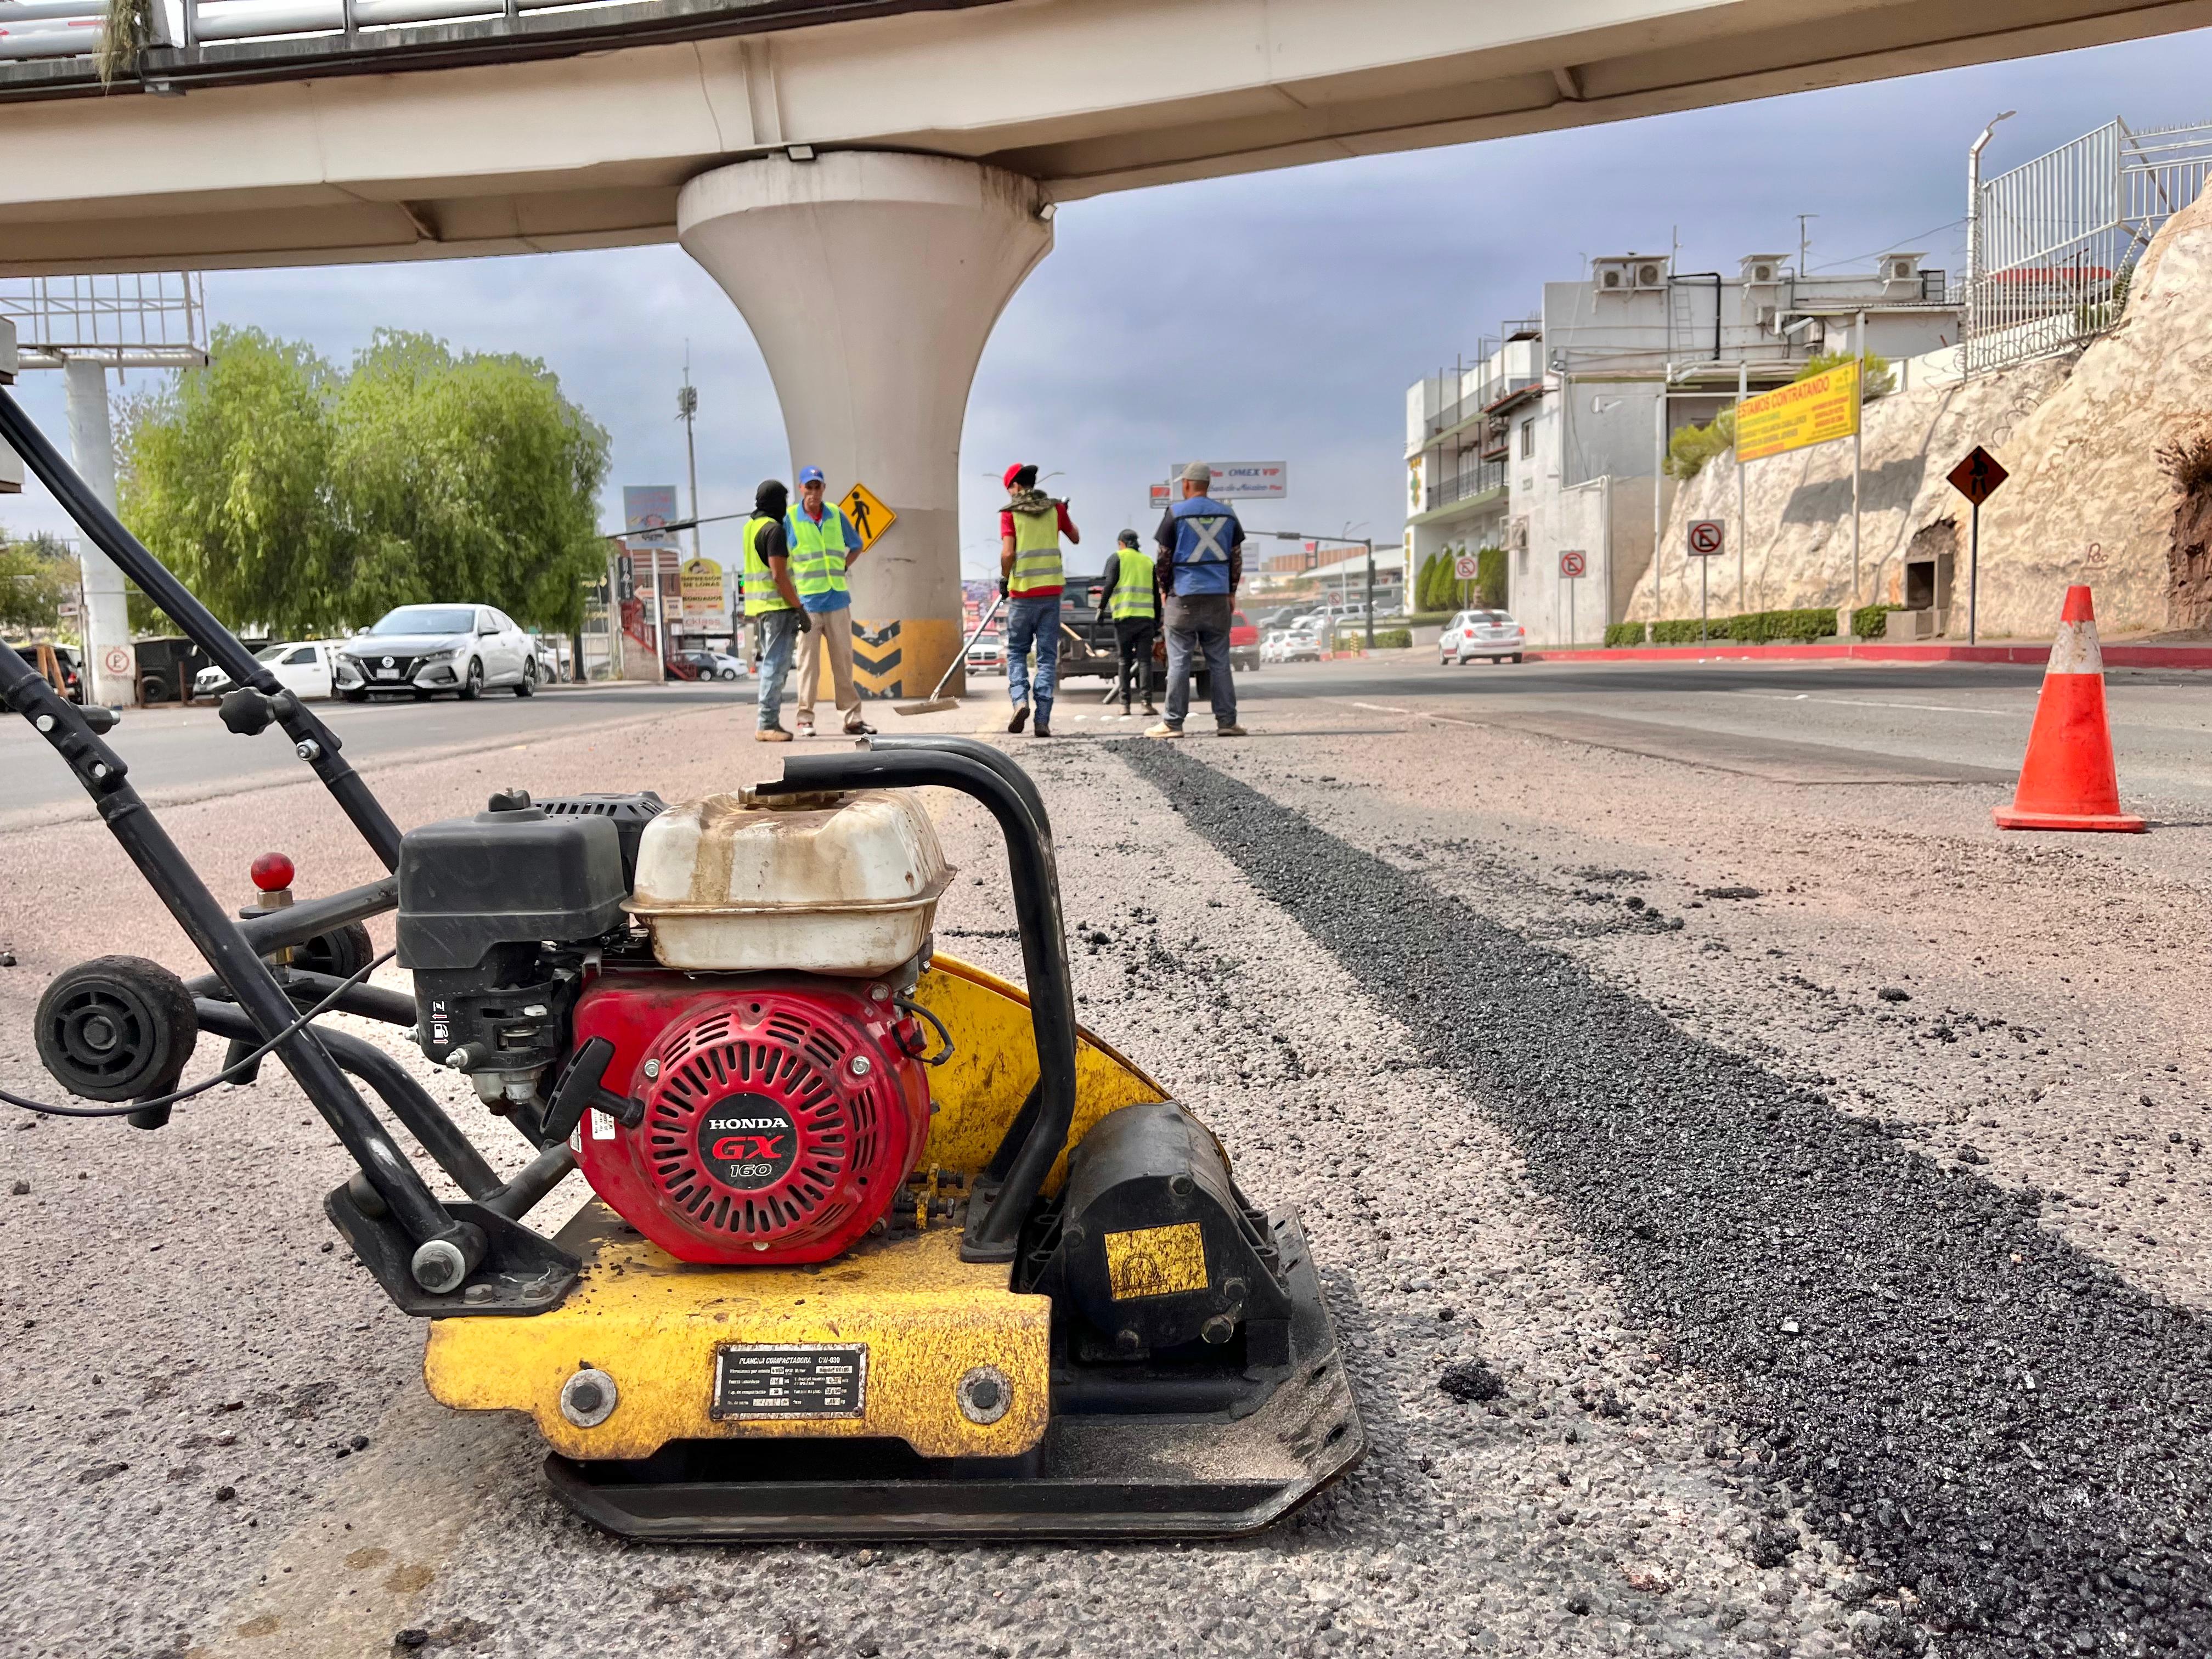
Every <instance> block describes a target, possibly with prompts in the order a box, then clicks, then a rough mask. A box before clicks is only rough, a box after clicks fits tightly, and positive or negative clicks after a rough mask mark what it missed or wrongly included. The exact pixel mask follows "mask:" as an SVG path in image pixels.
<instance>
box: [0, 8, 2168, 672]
mask: <svg viewBox="0 0 2212 1659" xmlns="http://www.w3.org/2000/svg"><path fill="white" fill-rule="evenodd" d="M93 4H94V0H0V275H17V276H24V275H41V274H58V273H65V272H77V271H98V270H154V269H179V268H187V267H189V268H220V267H223V266H238V265H289V264H313V263H350V262H356V261H363V260H374V259H420V258H441V257H454V256H460V255H477V254H492V253H513V252H548V251H556V250H561V249H568V248H585V247H605V246H619V245H623V244H635V243H643V242H653V241H664V240H671V239H674V240H678V241H679V242H681V243H682V245H683V246H684V248H685V250H686V251H687V252H690V254H691V255H692V256H693V257H695V258H697V259H698V260H699V261H700V262H701V263H702V264H703V265H705V266H706V267H707V269H708V271H709V272H710V273H712V274H713V276H714V277H715V279H716V280H717V281H718V282H719V283H720V284H721V285H722V287H723V288H724V289H725V290H726V292H727V293H728V294H729V295H730V296H731V298H732V300H733V301H735V302H736V304H737V305H738V308H739V310H740V311H742V312H743V313H744V316H745V319H746V320H747V322H748V323H749V324H750V326H751V328H752V330H753V332H754V334H755V336H756V337H757V339H758V341H759V343H760V346H761V349H762V351H763V355H764V356H765V357H766V359H767V362H768V365H769V372H770V374H771V375H772V376H773V378H774V380H775V385H776V390H777V393H778V396H779V398H781V403H782V407H783V412H784V419H785V424H786V427H787V432H788V435H789V437H790V440H791V444H792V449H793V454H794V455H795V456H799V457H802V458H804V459H806V460H809V461H812V462H816V463H818V464H819V465H822V466H823V467H824V468H825V469H826V470H827V471H829V473H830V475H831V477H833V478H837V479H848V478H853V477H863V478H865V479H866V481H867V482H868V483H870V484H871V485H872V487H873V488H874V489H876V491H877V493H878V495H882V496H883V497H884V499H885V500H886V501H888V502H889V503H890V506H891V507H893V508H894V510H895V511H896V513H898V515H899V522H898V524H897V525H896V526H895V527H894V528H893V530H892V531H891V532H890V534H889V535H888V536H887V537H886V538H884V541H883V542H882V543H880V544H878V548H877V550H876V551H875V552H874V553H872V555H871V556H870V557H869V558H868V559H867V560H866V561H865V562H863V564H862V566H861V567H860V570H859V571H858V572H857V573H856V577H857V580H856V582H855V590H856V592H855V599H856V605H855V611H856V617H858V619H859V622H860V624H861V625H863V626H866V627H868V628H871V629H884V628H886V627H887V626H888V625H890V624H891V623H897V624H898V625H899V629H900V643H901V667H900V669H899V670H898V671H896V673H894V674H893V675H891V676H890V677H889V678H888V679H887V680H886V682H885V688H886V689H887V688H888V685H889V684H890V681H892V680H898V679H902V680H903V683H904V686H905V689H906V690H909V691H910V690H912V689H913V688H914V687H915V685H916V684H923V685H926V684H928V683H929V682H930V681H931V680H933V679H934V678H935V677H936V674H937V673H938V672H939V671H941V669H942V668H943V666H944V665H945V663H946V662H947V661H949V660H950V659H951V654H952V653H953V652H954V651H955V650H956V649H957V643H958V635H959V622H958V618H959V615H960V605H959V593H958V545H959V536H958V531H957V524H956V521H955V519H956V513H957V503H958V446H959V436H960V428H961V422H962V417H963V413H964V410H965V407H966V403H967V397H968V389H969V382H970V380H971V379H972V377H973V374H974V370H975V363H976V362H977V360H978V358H979V357H980V356H981V352H982V349H983V344H984V342H985V340H986V339H987V337H988V335H989V332H990V330H991V327H992V325H994V322H995V321H996V319H997V318H998V315H999V313H1000V311H1001V310H1002V309H1003V308H1004V307H1005V305H1006V301H1008V299H1009V298H1011V297H1012V294H1013V292H1014V290H1015V289H1017V288H1018V286H1019V285H1020V283H1021V282H1022V280H1023V278H1024V276H1026V275H1027V274H1028V272H1029V271H1030V270H1031V269H1032V268H1033V267H1034V266H1035V265H1036V263H1037V261H1038V260H1040V259H1041V258H1043V257H1044V255H1045V253H1046V252H1047V251H1048V249H1049V247H1050V246H1051V240H1052V232H1051V222H1050V221H1051V215H1052V212H1053V210H1054V206H1055V205H1056V204H1058V203H1060V202H1063V201H1069V200H1073V199H1078V198H1080V197H1087V196H1091V195H1096V194H1098V193H1101V192H1103V191H1115V190H1127V189H1132V188H1136V187H1139V186H1143V185H1155V184H1163V183H1168V182H1171V181H1176V180H1182V179H1199V178H1206V177H1213V176H1218V175H1221V174H1225V173H1240V172H1246V171H1252V170H1255V169H1259V168H1265V167H1287V166H1295V165H1298V164H1302V163H1305V162H1309V161H1328V160H1332V159H1336V158H1340V157H1345V156H1352V155H1373V154H1378V153H1382V152H1385V151H1389V150H1396V149H1411V148H1414V147H1418V146H1423V145H1436V144H1446V143H1465V142H1468V141H1471V140H1474V139H1480V138H1486V137H1498V136H1501V135H1505V134H1512V133H1523V132H1532V131H1544V130H1548V129H1553V128H1559V127H1565V126H1572V125H1583V124H1588V123H1592V122H1599V121H1613V120H1620V119H1625V118H1632V117H1636V116H1642V115H1650V114H1656V113H1661V112H1668V111H1674V110H1682V109H1688V108H1692V107H1696V106H1704V105H1708V104H1714V103H1721V102H1728V101H1733V100H1743V99H1750V98H1760V97H1767V96H1771V95H1773V94H1781V93H1789V92H1798V91H1803V90H1807V89H1810V88H1820V87H1827V86H1834V85H1838V84H1842V83H1845V82H1856V81H1863V80H1869V79H1874V78H1878V77H1881V76H1894V75H1900V74H1907V73H1912V72H1917V71H1921V70H1936V69H1943V68H1949V67H1954V66H1957V65H1960V64H1970V63H1977V62H1982V61H1986V60H1990V59H1993V58H2006V57H2015V56H2025V55H2030V54H2034V53H2039V52H2055V51H2062V50H2068V49H2072V48H2075V47H2080V46H2092V45H2097V44H2102V43H2106V42H2110V41H2113V40H2122V39H2127V38H2133V37H2137V36H2142V35H2146V34H2152V33H2162V32H2172V31H2178V30H2182V29H2188V28H2194V27H2202V26H2204V25H2206V24H2212V0H2002V3H1991V0H1545V3H1542V4H1532V3H1529V0H1357V3H1352V0H597V3H587V4H582V5H574V4H570V5H562V6H558V7H553V6H550V5H549V4H548V0H149V5H150V13H149V31H150V35H151V39H152V42H153V43H152V44H150V45H148V46H145V47H143V49H142V50H140V51H138V52H137V53H136V54H135V62H134V65H133V66H132V67H131V68H129V69H127V70H125V73H124V74H123V75H122V76H121V77H120V78H119V79H118V81H117V82H116V83H115V84H114V86H112V88H107V89H106V91H105V93H103V91H102V88H101V87H100V82H99V80H98V78H97V76H96V75H95V74H94V71H93V69H92V66H91V62H90V59H89V58H88V57H87V56H85V54H84V52H83V50H82V47H83V46H84V44H85V43H86V42H87V41H88V40H94V39H96V37H97V34H98V33H99V23H98V14H97V13H96V12H92V11H89V10H88V8H89V7H91V6H92V5H93ZM70 29H76V31H77V33H76V36H75V37H74V38H73V39H72V38H70V36H69V34H68V33H67V31H69V30H70ZM11 43H12V44H11Z"/></svg>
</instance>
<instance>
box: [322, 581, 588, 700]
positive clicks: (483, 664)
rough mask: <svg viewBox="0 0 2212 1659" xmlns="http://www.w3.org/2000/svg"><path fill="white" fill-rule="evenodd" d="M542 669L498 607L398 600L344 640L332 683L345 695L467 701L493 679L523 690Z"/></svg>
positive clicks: (532, 645) (533, 685)
mask: <svg viewBox="0 0 2212 1659" xmlns="http://www.w3.org/2000/svg"><path fill="white" fill-rule="evenodd" d="M541 678H544V669H543V668H542V667H541V666H540V665H539V661H538V652H537V648H536V642H535V641H532V638H531V637H530V635H527V634H526V633H524V632H523V631H522V629H520V628H518V627H516V626H515V624H514V621H513V618H512V617H509V616H507V613H506V612H505V611H497V610H495V609H493V608H492V607H491V606H490V605H401V606H400V607H399V608H398V610H396V611H388V612H386V614H385V615H384V616H383V617H380V619H379V620H378V622H377V623H376V625H375V626H374V627H373V628H371V629H368V630H367V631H366V632H363V633H360V634H356V635H354V636H353V638H351V639H349V640H348V641H346V642H345V648H344V649H343V651H341V652H340V653H338V661H337V688H338V695H339V696H342V697H343V698H344V699H345V700H346V701H347V702H367V701H368V696H369V694H370V693H371V692H373V691H406V692H411V693H412V694H413V695H414V696H415V697H416V699H418V700H421V699H423V698H427V697H429V696H432V695H434V694H435V693H437V692H440V691H451V692H453V693H454V694H455V695H456V696H459V698H460V699H461V701H462V702H472V701H474V700H475V698H476V697H477V696H478V695H479V694H481V693H482V692H483V691H485V690H489V689H490V688H492V687H494V686H505V687H507V689H508V690H512V691H513V693H514V695H515V696H518V697H526V696H530V694H531V693H532V692H533V691H535V690H538V681H539V680H540V679H541Z"/></svg>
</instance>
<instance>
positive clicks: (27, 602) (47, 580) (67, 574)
mask: <svg viewBox="0 0 2212 1659" xmlns="http://www.w3.org/2000/svg"><path fill="white" fill-rule="evenodd" d="M75 598H76V560H75V559H73V558H71V557H70V552H69V550H68V549H67V548H65V547H64V546H63V545H62V544H60V543H59V542H58V541H56V540H55V539H54V538H52V537H51V536H33V537H32V538H30V539H28V540H27V541H10V540H9V538H8V534H7V532H5V531H0V629H6V630H7V631H8V632H9V633H20V632H21V631H22V630H24V629H32V628H52V626H53V625H54V624H55V623H57V622H58V621H60V620H61V608H62V605H64V602H66V601H68V600H70V599H75Z"/></svg>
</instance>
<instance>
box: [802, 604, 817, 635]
mask: <svg viewBox="0 0 2212 1659" xmlns="http://www.w3.org/2000/svg"><path fill="white" fill-rule="evenodd" d="M813 628H814V618H813V617H812V615H811V614H810V613H809V612H808V611H807V610H806V607H805V606H804V605H801V606H800V607H799V632H800V633H802V634H805V633H811V631H812V630H813Z"/></svg>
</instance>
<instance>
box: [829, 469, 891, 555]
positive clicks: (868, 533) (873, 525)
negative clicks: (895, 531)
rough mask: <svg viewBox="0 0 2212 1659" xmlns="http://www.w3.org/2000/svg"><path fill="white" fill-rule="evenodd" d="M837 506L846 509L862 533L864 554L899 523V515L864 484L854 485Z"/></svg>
mask: <svg viewBox="0 0 2212 1659" xmlns="http://www.w3.org/2000/svg"><path fill="white" fill-rule="evenodd" d="M837 505H838V506H840V507H843V508H844V509H845V516H846V517H847V518H848V519H850V520H852V521H853V528H854V529H855V530H857V531H859V532H860V551H862V552H863V553H865V552H866V551H867V550H869V549H870V548H872V547H873V546H874V545H875V544H876V538H877V537H878V536H880V535H882V534H883V533H884V532H885V531H886V530H889V529H890V527H891V526H893V525H894V524H896V523H897V522H898V514H897V513H894V512H892V511H891V510H890V508H889V507H885V506H884V503H883V500H882V498H881V497H880V496H878V495H877V494H876V492H875V491H874V490H872V489H869V488H868V487H867V485H866V484H864V483H855V484H854V486H853V487H852V488H851V489H848V490H847V491H846V492H845V499H844V500H843V501H840V502H838V503H837Z"/></svg>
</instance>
